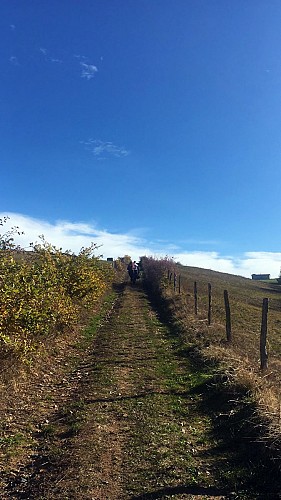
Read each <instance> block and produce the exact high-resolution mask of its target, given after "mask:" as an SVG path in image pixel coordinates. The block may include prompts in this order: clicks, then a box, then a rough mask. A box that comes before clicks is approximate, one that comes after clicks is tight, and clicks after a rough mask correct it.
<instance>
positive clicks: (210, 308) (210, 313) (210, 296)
mask: <svg viewBox="0 0 281 500" xmlns="http://www.w3.org/2000/svg"><path fill="white" fill-rule="evenodd" d="M208 298H209V300H208V325H210V324H211V320H212V285H211V283H208Z"/></svg>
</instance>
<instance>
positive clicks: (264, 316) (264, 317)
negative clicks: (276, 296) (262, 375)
mask: <svg viewBox="0 0 281 500" xmlns="http://www.w3.org/2000/svg"><path fill="white" fill-rule="evenodd" d="M267 313H268V299H263V301H262V320H261V336H260V358H261V370H267V368H268V354H267V350H266V337H267Z"/></svg>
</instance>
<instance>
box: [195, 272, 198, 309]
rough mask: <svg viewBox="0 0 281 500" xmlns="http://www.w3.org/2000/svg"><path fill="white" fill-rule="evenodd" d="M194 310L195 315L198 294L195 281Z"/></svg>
mask: <svg viewBox="0 0 281 500" xmlns="http://www.w3.org/2000/svg"><path fill="white" fill-rule="evenodd" d="M194 312H195V316H197V314H198V296H197V283H196V281H194Z"/></svg>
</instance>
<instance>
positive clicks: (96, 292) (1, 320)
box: [0, 220, 113, 361]
mask: <svg viewBox="0 0 281 500" xmlns="http://www.w3.org/2000/svg"><path fill="white" fill-rule="evenodd" d="M3 222H5V221H3V220H1V221H0V225H3ZM1 223H2V224H1ZM17 231H18V228H13V230H12V232H11V231H10V232H9V233H7V234H6V235H3V236H2V237H1V236H0V355H2V357H3V356H11V355H13V356H16V357H17V358H19V359H21V360H23V361H28V360H29V359H30V357H31V356H30V355H31V354H32V352H33V351H35V350H36V349H37V346H39V345H40V343H41V342H42V339H46V337H48V335H50V334H55V335H58V334H59V333H60V332H61V331H63V330H65V329H66V328H68V329H72V328H74V326H75V324H76V323H77V321H78V319H79V316H80V313H81V310H82V309H83V308H90V307H91V306H92V305H93V304H95V303H96V301H97V300H98V299H99V298H100V297H101V296H102V295H103V294H104V292H105V290H106V288H107V286H108V284H109V283H111V282H112V278H113V270H112V268H111V267H110V266H108V265H107V264H106V263H104V262H102V261H101V260H100V259H99V258H98V257H95V256H94V252H95V251H96V249H97V248H96V246H95V245H93V244H92V245H91V246H90V247H88V248H82V249H81V250H80V252H79V254H78V255H75V254H74V253H72V252H70V251H67V252H62V250H61V249H58V248H56V247H55V246H53V245H50V244H49V243H47V242H46V241H45V239H44V237H41V243H39V244H36V245H33V246H32V248H31V251H28V252H26V251H24V250H22V249H21V248H19V247H16V246H15V245H14V243H13V237H12V233H13V232H17Z"/></svg>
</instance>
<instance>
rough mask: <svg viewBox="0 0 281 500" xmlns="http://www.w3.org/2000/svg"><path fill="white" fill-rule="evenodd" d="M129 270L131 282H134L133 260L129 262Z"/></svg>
mask: <svg viewBox="0 0 281 500" xmlns="http://www.w3.org/2000/svg"><path fill="white" fill-rule="evenodd" d="M127 271H128V274H129V276H130V280H131V283H132V282H133V263H132V261H130V262H129V264H128V265H127Z"/></svg>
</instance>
